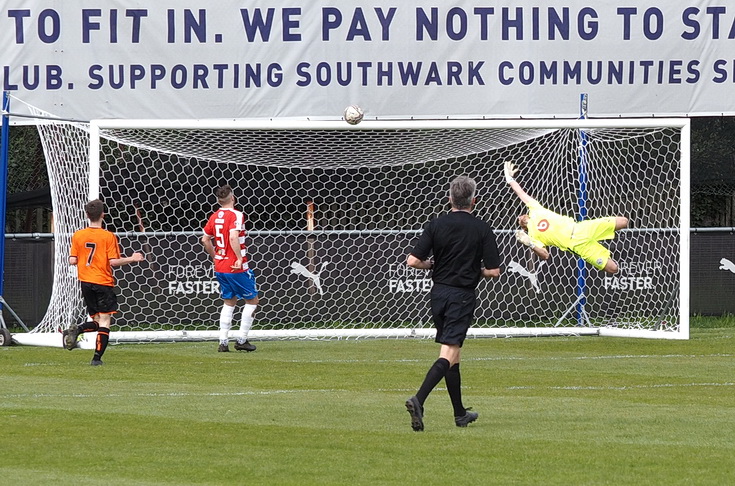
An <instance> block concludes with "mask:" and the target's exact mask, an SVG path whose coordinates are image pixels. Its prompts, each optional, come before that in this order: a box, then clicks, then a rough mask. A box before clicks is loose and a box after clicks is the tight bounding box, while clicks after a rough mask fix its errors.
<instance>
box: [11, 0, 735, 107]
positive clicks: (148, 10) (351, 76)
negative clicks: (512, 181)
mask: <svg viewBox="0 0 735 486" xmlns="http://www.w3.org/2000/svg"><path fill="white" fill-rule="evenodd" d="M0 5H2V8H1V9H0V46H1V47H0V87H2V89H3V90H5V91H10V92H11V94H13V95H15V96H17V97H18V98H20V99H22V100H24V101H26V102H28V103H30V104H33V105H35V106H37V107H39V108H42V109H44V110H47V111H49V112H51V113H54V114H56V115H59V116H63V117H68V118H76V119H81V120H89V119H93V118H258V117H315V118H338V117H340V116H341V114H342V110H343V109H344V108H345V106H347V105H350V104H358V105H360V106H361V107H362V108H363V109H364V110H365V113H366V117H367V118H368V119H369V118H380V119H388V118H397V117H427V118H432V117H450V118H461V117H478V116H484V117H489V118H516V117H520V116H523V117H564V118H575V117H577V116H578V115H579V98H580V94H582V93H587V94H588V95H589V115H590V116H653V115H655V116H679V115H686V116H692V115H713V114H728V115H733V114H735V96H734V94H735V4H733V3H732V2H730V1H722V0H658V1H655V0H653V1H652V0H646V1H641V0H616V1H610V0H595V1H594V2H590V1H588V0H563V1H557V0H550V1H547V0H544V1H541V0H515V1H512V2H511V1H502V2H501V1H495V0H486V1H480V0H475V1H463V0H452V1H446V0H433V1H431V2H403V1H402V2H383V1H366V0H349V1H345V0H309V1H305V2H303V1H302V2H299V1H295V0H239V1H233V0H218V1H216V2H202V1H201V0H197V1H194V0H156V1H155V2H150V1H147V2H144V1H139V0H73V1H64V2H61V1H57V0H24V1H23V2H11V1H9V0H0Z"/></svg>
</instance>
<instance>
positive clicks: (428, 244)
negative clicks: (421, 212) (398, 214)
mask: <svg viewBox="0 0 735 486" xmlns="http://www.w3.org/2000/svg"><path fill="white" fill-rule="evenodd" d="M411 254H412V255H413V256H415V257H416V258H418V259H420V260H426V259H427V258H429V257H430V256H431V255H432V254H433V255H434V270H433V272H432V280H433V281H434V283H435V284H442V285H449V286H452V287H459V288H464V289H474V288H475V287H477V283H478V282H479V281H480V278H481V269H482V266H484V267H485V268H487V269H493V268H500V255H499V253H498V246H497V244H496V242H495V233H493V230H492V228H491V227H490V226H489V225H488V224H487V223H485V222H484V221H482V220H481V219H479V218H477V217H476V216H474V215H473V214H471V213H468V212H466V211H452V212H450V213H447V214H444V215H441V216H439V217H438V218H435V219H432V220H431V221H429V222H428V223H426V225H425V226H424V231H423V233H422V234H421V236H420V237H419V241H418V243H416V246H415V247H414V249H413V251H411Z"/></svg>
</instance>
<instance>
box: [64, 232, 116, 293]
mask: <svg viewBox="0 0 735 486" xmlns="http://www.w3.org/2000/svg"><path fill="white" fill-rule="evenodd" d="M69 256H72V257H76V258H77V276H78V278H79V280H81V281H82V282H89V283H93V284H98V285H107V286H113V285H115V279H114V277H113V276H112V266H111V265H110V260H112V259H116V258H120V245H119V244H118V242H117V237H116V236H115V234H114V233H111V232H110V231H107V230H106V229H102V228H92V227H90V228H84V229H82V230H79V231H77V232H76V233H74V235H73V236H72V237H71V252H70V253H69Z"/></svg>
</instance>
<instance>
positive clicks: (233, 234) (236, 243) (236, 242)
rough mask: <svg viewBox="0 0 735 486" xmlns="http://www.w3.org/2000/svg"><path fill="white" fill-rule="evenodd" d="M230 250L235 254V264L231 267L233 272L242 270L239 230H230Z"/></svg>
mask: <svg viewBox="0 0 735 486" xmlns="http://www.w3.org/2000/svg"><path fill="white" fill-rule="evenodd" d="M230 248H232V251H233V252H234V253H235V262H234V263H233V264H232V265H231V267H232V269H233V270H238V269H240V268H242V252H241V248H240V230H239V229H231V230H230Z"/></svg>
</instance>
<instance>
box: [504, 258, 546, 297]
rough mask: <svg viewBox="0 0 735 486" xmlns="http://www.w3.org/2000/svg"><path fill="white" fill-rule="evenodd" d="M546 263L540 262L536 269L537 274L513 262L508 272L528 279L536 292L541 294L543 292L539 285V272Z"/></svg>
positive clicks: (509, 265)
mask: <svg viewBox="0 0 735 486" xmlns="http://www.w3.org/2000/svg"><path fill="white" fill-rule="evenodd" d="M544 263H546V262H544V261H541V262H539V264H538V267H537V268H536V271H535V272H529V271H528V270H526V268H525V267H524V266H522V265H521V264H519V263H516V262H513V261H511V262H510V263H509V264H508V271H509V272H513V273H517V274H519V275H520V276H522V277H526V278H527V279H528V280H529V281H530V282H531V285H532V286H533V288H534V290H536V291H537V292H540V291H541V287H540V286H539V284H538V272H539V271H540V270H541V266H542V265H543V264H544Z"/></svg>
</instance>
